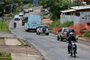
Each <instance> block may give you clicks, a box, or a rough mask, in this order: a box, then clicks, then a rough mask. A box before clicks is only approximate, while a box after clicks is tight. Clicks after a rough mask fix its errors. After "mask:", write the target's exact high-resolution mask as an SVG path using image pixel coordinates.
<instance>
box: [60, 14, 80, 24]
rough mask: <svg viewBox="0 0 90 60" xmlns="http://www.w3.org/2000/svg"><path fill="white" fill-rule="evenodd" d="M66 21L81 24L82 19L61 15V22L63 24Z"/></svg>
mask: <svg viewBox="0 0 90 60" xmlns="http://www.w3.org/2000/svg"><path fill="white" fill-rule="evenodd" d="M66 21H73V22H74V25H75V24H80V17H78V16H74V15H72V16H71V15H61V18H60V22H61V23H62V24H63V23H64V22H66Z"/></svg>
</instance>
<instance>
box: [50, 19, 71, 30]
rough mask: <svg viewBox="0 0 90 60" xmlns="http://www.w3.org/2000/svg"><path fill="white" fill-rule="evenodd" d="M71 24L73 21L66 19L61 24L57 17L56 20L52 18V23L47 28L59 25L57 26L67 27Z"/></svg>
mask: <svg viewBox="0 0 90 60" xmlns="http://www.w3.org/2000/svg"><path fill="white" fill-rule="evenodd" d="M71 25H73V22H70V21H67V22H65V23H63V24H61V23H60V20H59V19H58V20H54V21H53V23H52V24H51V25H49V29H52V28H54V27H59V28H62V27H68V26H71Z"/></svg>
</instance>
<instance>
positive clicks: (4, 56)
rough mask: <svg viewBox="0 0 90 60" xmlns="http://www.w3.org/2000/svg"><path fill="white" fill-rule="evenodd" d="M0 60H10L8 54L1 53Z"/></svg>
mask: <svg viewBox="0 0 90 60" xmlns="http://www.w3.org/2000/svg"><path fill="white" fill-rule="evenodd" d="M0 60H12V58H11V54H10V53H8V54H7V53H2V52H0Z"/></svg>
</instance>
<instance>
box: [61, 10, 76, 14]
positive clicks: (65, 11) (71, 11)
mask: <svg viewBox="0 0 90 60" xmlns="http://www.w3.org/2000/svg"><path fill="white" fill-rule="evenodd" d="M73 11H76V10H75V9H68V10H63V11H61V12H62V13H65V12H73Z"/></svg>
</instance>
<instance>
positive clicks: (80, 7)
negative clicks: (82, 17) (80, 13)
mask: <svg viewBox="0 0 90 60" xmlns="http://www.w3.org/2000/svg"><path fill="white" fill-rule="evenodd" d="M71 8H72V9H76V10H81V9H90V5H85V6H75V7H71Z"/></svg>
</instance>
